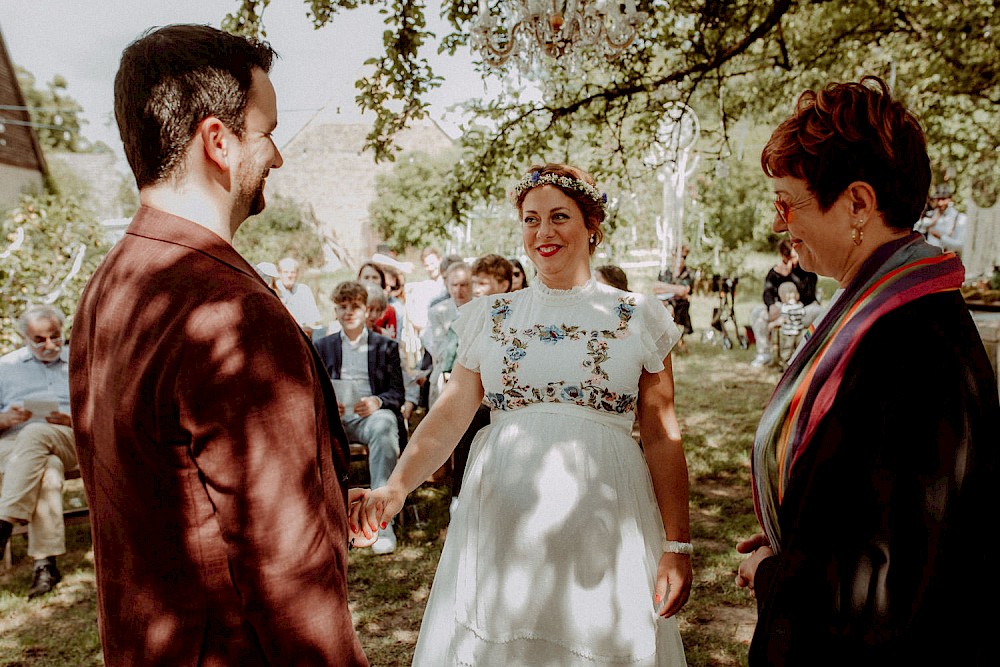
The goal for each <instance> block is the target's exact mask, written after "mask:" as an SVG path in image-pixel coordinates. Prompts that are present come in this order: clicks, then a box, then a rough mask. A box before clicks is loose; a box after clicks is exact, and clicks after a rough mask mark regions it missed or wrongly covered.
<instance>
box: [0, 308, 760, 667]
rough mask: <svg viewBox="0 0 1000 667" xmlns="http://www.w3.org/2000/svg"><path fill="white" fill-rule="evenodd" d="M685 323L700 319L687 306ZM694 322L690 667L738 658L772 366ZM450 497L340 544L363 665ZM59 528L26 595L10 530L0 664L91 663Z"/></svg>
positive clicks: (80, 589)
mask: <svg viewBox="0 0 1000 667" xmlns="http://www.w3.org/2000/svg"><path fill="white" fill-rule="evenodd" d="M695 326H696V328H699V329H701V327H702V323H701V322H700V320H699V319H698V314H697V312H696V313H695ZM699 333H700V331H699V332H698V333H696V334H694V335H692V336H689V337H688V343H689V345H688V351H687V352H686V353H685V354H675V355H674V374H675V380H676V402H677V413H678V418H679V420H680V424H681V429H682V434H683V439H684V448H685V452H686V455H687V460H688V469H689V475H690V481H691V495H690V508H691V530H692V541H693V543H694V546H695V557H694V561H693V566H694V577H695V580H694V587H693V590H692V594H691V599H690V602H689V603H688V605H687V606H686V607H685V608H684V609H683V610H682V612H681V613H680V614H679V617H678V621H679V624H680V628H681V634H682V637H683V640H684V644H685V648H686V651H687V655H688V664H689V665H690V666H691V667H703V666H712V667H737V666H739V665H741V664H745V662H746V649H747V646H748V643H749V639H750V635H751V633H752V629H753V624H754V621H755V617H756V614H755V609H754V604H753V600H752V599H751V598H750V597H749V596H748V595H747V594H746V592H745V591H743V590H741V589H738V588H737V587H736V585H735V581H734V579H735V575H736V568H737V566H738V564H739V562H740V560H741V556H740V555H739V554H737V553H736V550H735V545H736V542H737V541H738V540H739V539H741V538H743V537H746V536H748V535H750V534H752V533H753V532H755V531H756V530H757V527H756V520H755V518H754V514H753V504H752V500H751V495H750V459H749V455H750V447H751V443H752V440H753V434H754V430H755V429H756V426H757V420H758V419H759V418H760V413H761V410H762V409H763V406H764V404H765V402H766V401H767V399H768V397H769V396H770V393H771V391H772V389H773V387H774V385H775V383H776V382H777V380H778V372H777V371H776V370H774V369H768V368H764V369H755V368H751V367H750V361H751V360H752V359H753V350H739V349H734V350H723V349H722V348H721V347H717V346H712V345H709V344H706V343H703V342H702V341H701V340H700V337H699V335H698V334H699ZM361 472H362V473H363V471H361ZM67 488H68V490H69V491H71V492H72V493H78V492H79V491H80V490H79V489H77V488H73V487H71V485H70V484H67ZM450 497H451V488H450V484H448V483H442V484H435V483H428V484H425V485H423V486H422V487H420V488H419V489H418V490H417V491H415V492H414V493H413V494H411V496H410V497H409V498H408V499H407V503H406V506H405V507H404V510H403V513H402V520H401V521H399V522H397V525H396V527H395V530H396V534H397V536H398V538H399V547H398V549H397V550H396V552H395V553H393V554H389V555H385V556H376V555H374V554H372V553H371V552H370V551H369V550H366V549H359V550H355V551H352V552H351V553H350V563H349V571H348V586H349V605H350V610H351V614H352V618H353V619H354V623H355V627H356V628H357V630H358V634H359V636H360V637H361V641H362V644H363V645H364V647H365V651H366V652H367V654H368V657H369V659H370V661H371V664H372V665H375V666H377V667H404V666H408V665H410V662H411V659H412V654H413V649H414V646H415V645H416V640H417V635H418V631H419V627H420V621H421V618H422V616H423V611H424V606H425V605H426V602H427V598H428V596H429V594H430V589H431V582H432V581H433V577H434V572H435V569H436V567H437V562H438V558H439V557H440V554H441V548H442V546H443V543H444V536H445V534H446V533H447V530H448V523H449V514H448V502H449V500H450ZM67 537H68V548H69V553H67V555H66V556H65V557H61V558H60V559H59V566H60V569H61V570H62V571H63V574H64V576H65V579H64V581H63V582H62V583H61V584H60V585H59V587H58V588H57V589H56V590H55V591H54V592H53V593H52V594H50V595H48V596H46V597H44V598H42V599H40V600H35V601H31V602H29V601H27V600H26V599H25V597H24V594H25V592H26V591H27V589H28V586H30V582H31V562H30V559H28V558H27V557H26V555H25V553H24V552H25V540H24V538H23V537H18V538H15V543H14V565H15V568H14V570H13V571H12V572H11V573H6V574H0V665H15V664H16V665H21V666H22V667H43V666H44V667H90V666H94V667H97V666H99V665H101V664H102V662H103V661H102V660H101V653H100V644H99V641H98V637H97V627H96V604H95V592H94V575H93V554H92V551H91V546H90V539H89V526H87V525H81V526H70V527H69V528H68V530H67Z"/></svg>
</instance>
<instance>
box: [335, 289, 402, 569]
mask: <svg viewBox="0 0 1000 667" xmlns="http://www.w3.org/2000/svg"><path fill="white" fill-rule="evenodd" d="M333 302H334V306H335V308H336V313H337V321H338V322H340V326H341V327H342V329H343V330H342V331H340V332H338V333H335V334H331V335H329V336H326V337H325V338H321V339H320V340H319V341H317V342H316V351H317V352H318V353H319V356H320V359H322V361H323V365H324V366H325V367H326V370H327V372H328V373H329V374H330V377H331V378H332V379H334V380H341V381H344V382H349V383H350V384H349V385H346V386H345V385H343V384H340V390H341V391H342V392H343V390H344V389H347V390H349V391H350V392H351V393H352V394H353V395H352V396H348V395H346V394H342V395H340V396H338V399H337V402H338V406H339V409H340V415H341V420H342V421H343V423H344V429H345V430H346V431H347V436H348V438H349V439H350V440H351V441H352V442H361V443H364V444H365V445H367V446H368V470H369V473H370V475H371V488H373V489H376V488H378V487H380V486H383V485H385V483H386V480H388V479H389V475H390V474H391V473H392V471H393V468H395V467H396V461H397V460H398V459H399V452H400V449H401V448H402V447H403V445H404V444H405V443H406V424H405V422H404V420H403V415H402V414H401V413H400V408H401V407H402V405H403V401H404V400H405V395H404V387H403V369H402V366H401V364H400V361H399V345H398V344H397V343H396V341H394V340H392V339H391V338H388V337H386V336H382V335H380V334H377V333H375V332H374V331H369V330H368V329H367V328H366V327H365V321H366V315H367V309H368V291H367V289H365V287H364V286H363V285H361V284H360V283H358V282H355V281H348V282H343V283H340V284H339V285H337V287H336V288H335V289H334V291H333ZM334 384H335V385H337V384H338V383H336V382H335V383H334ZM395 549H396V536H395V533H394V532H393V529H392V525H391V524H390V525H388V526H386V527H385V528H384V529H382V530H380V531H379V539H378V541H377V542H376V543H375V544H374V545H372V551H373V552H375V553H377V554H385V553H392V552H393V551H395Z"/></svg>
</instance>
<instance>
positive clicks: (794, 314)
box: [768, 282, 806, 368]
mask: <svg viewBox="0 0 1000 667" xmlns="http://www.w3.org/2000/svg"><path fill="white" fill-rule="evenodd" d="M778 297H779V298H780V299H781V315H780V316H779V317H778V319H776V320H774V321H773V322H771V323H770V324H768V329H772V330H775V329H776V330H777V331H778V333H779V334H780V336H779V337H778V345H777V350H778V364H779V365H780V366H781V367H782V368H785V367H786V366H788V362H789V360H790V359H791V358H792V355H793V354H795V348H797V347H798V346H799V342H801V340H802V330H803V326H802V321H803V319H805V313H806V307H805V306H804V305H802V302H801V301H800V300H799V290H798V289H797V288H796V287H795V283H792V282H787V283H781V285H779V286H778Z"/></svg>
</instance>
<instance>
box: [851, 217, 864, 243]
mask: <svg viewBox="0 0 1000 667" xmlns="http://www.w3.org/2000/svg"><path fill="white" fill-rule="evenodd" d="M864 223H865V221H864V220H858V225H857V226H856V227H851V241H853V242H854V245H861V242H862V241H864V240H865V232H864V230H862V229H861V225H863V224H864Z"/></svg>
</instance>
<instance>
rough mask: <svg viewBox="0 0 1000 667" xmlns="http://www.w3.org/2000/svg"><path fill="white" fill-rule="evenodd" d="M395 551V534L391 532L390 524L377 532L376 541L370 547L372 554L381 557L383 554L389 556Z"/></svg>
mask: <svg viewBox="0 0 1000 667" xmlns="http://www.w3.org/2000/svg"><path fill="white" fill-rule="evenodd" d="M395 550H396V533H394V532H393V531H392V524H391V523H390V524H389V525H388V526H386V527H385V528H382V529H381V530H379V531H378V540H376V542H375V544H373V545H372V553H373V554H376V555H379V556H382V555H384V554H391V553H392V552H393V551H395Z"/></svg>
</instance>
